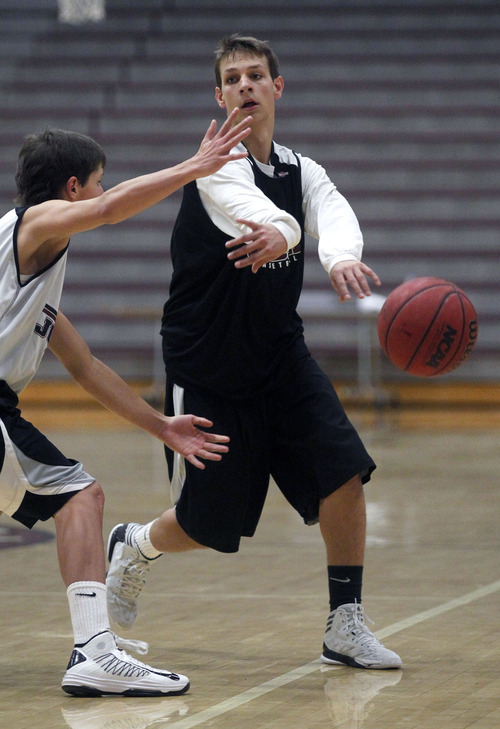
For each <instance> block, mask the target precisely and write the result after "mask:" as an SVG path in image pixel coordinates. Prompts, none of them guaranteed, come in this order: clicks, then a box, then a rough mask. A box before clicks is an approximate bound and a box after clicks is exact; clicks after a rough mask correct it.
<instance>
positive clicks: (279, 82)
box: [273, 76, 285, 99]
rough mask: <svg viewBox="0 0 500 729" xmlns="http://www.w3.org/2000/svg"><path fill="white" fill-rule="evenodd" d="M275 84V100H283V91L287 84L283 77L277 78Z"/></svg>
mask: <svg viewBox="0 0 500 729" xmlns="http://www.w3.org/2000/svg"><path fill="white" fill-rule="evenodd" d="M273 83H274V98H275V99H281V95H282V93H283V89H284V88H285V82H284V81H283V76H276V78H275V79H274V81H273Z"/></svg>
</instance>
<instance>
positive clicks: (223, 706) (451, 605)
mask: <svg viewBox="0 0 500 729" xmlns="http://www.w3.org/2000/svg"><path fill="white" fill-rule="evenodd" d="M498 590H500V580H498V581H497V582H492V583H491V584H490V585H486V586H485V587H480V588H478V589H477V590H473V591H472V592H468V593H466V594H465V595H462V597H457V598H454V599H453V600H448V601H447V602H445V603H443V604H442V605H437V606H436V607H434V608H431V609H430V610H424V611H423V612H420V613H416V614H415V615H412V616H411V617H409V618H406V619H405V620H399V621H398V622H397V623H393V624H392V625H389V626H388V627H387V628H383V629H382V630H379V631H377V632H376V635H377V637H378V638H380V639H383V638H387V637H388V636H390V635H394V634H395V633H399V632H401V631H402V630H406V629H407V628H411V627H413V626H414V625H418V623H423V622H424V621H426V620H430V619H431V618H434V617H436V616H437V615H442V614H443V613H446V612H448V611H450V610H454V609H455V608H457V607H462V606H464V605H467V604H469V603H471V602H474V600H479V599H480V598H482V597H486V596H488V595H491V594H492V593H494V592H497V591H498ZM322 667H325V664H324V663H322V662H321V661H320V660H319V659H316V660H314V661H311V663H306V664H304V665H303V666H300V667H299V668H295V669H293V670H292V671H289V672H288V673H283V674H282V675H281V676H276V677H275V678H272V679H271V680H270V681H265V682H264V683H261V684H260V685H259V686H254V687H253V688H251V689H248V690H247V691H243V692H242V693H241V694H237V695H236V696H233V697H231V698H230V699H225V700H224V701H221V702H219V703H218V704H215V705H214V706H211V707H210V708H208V709H203V710H202V711H199V712H198V713H197V714H193V716H187V717H185V718H184V719H181V720H180V721H176V722H174V723H173V724H170V725H169V726H170V729H192V728H193V727H196V726H199V725H200V724H203V723H204V722H206V721H209V720H210V719H215V718H216V717H218V716H221V715H222V714H226V713H227V712H228V711H232V710H233V709H237V708H238V707H240V706H243V705H244V704H247V703H248V702H249V701H253V700H254V699H258V698H259V697H261V696H264V695H265V694H268V693H270V692H271V691H274V690H275V689H278V688H281V687H282V686H286V685H287V684H289V683H292V681H297V680H298V679H299V678H303V677H304V676H307V675H308V674H310V673H314V671H318V670H319V669H320V668H322Z"/></svg>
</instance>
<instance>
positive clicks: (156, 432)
mask: <svg viewBox="0 0 500 729" xmlns="http://www.w3.org/2000/svg"><path fill="white" fill-rule="evenodd" d="M49 349H50V350H51V351H52V352H53V353H54V354H55V355H56V357H57V358H58V359H59V360H60V361H61V363H62V364H63V365H64V367H65V368H66V369H67V371H68V372H69V374H70V375H71V377H72V378H73V379H74V380H75V381H76V382H77V383H78V384H79V385H80V386H81V387H83V388H84V390H86V391H87V392H88V393H89V394H90V395H92V397H93V398H95V399H96V400H97V401H98V402H100V403H101V405H103V406H104V407H105V408H107V409H108V410H111V411H112V412H114V413H116V414H117V415H119V416H120V417H122V418H124V419H125V420H128V421H129V422H130V423H133V424H134V425H136V426H137V427H139V428H142V429H143V430H145V431H147V432H148V433H151V435H153V436H155V437H156V438H158V439H159V440H161V441H162V442H163V443H164V444H165V445H167V446H168V447H169V448H171V449H172V450H174V451H177V452H178V453H180V454H181V455H182V456H184V457H185V458H186V459H187V460H188V461H189V462H190V463H192V464H193V465H194V466H196V467H197V468H204V467H205V466H204V465H203V463H202V462H201V461H200V460H199V458H204V459H207V460H211V461H219V460H220V459H221V457H222V456H221V454H222V453H226V452H227V450H228V447H227V446H226V445H225V443H227V442H228V441H229V438H228V437H227V436H223V435H217V434H215V433H207V432H205V431H203V430H200V427H203V428H210V427H211V426H212V425H213V424H212V422H211V421H210V420H207V419H206V418H202V417H197V416H195V415H177V416H175V417H167V416H165V415H163V414H162V413H160V412H159V411H157V410H155V408H153V407H151V406H150V405H149V404H148V403H147V402H146V401H145V400H143V399H142V398H141V397H140V396H139V395H137V393H136V392H134V390H133V389H132V388H131V387H130V386H129V385H128V384H127V383H126V382H125V380H123V379H122V378H121V377H120V376H119V375H118V374H117V373H116V372H115V371H114V370H112V369H111V368H110V367H108V366H107V365H106V364H104V362H102V361H101V360H99V359H98V358H97V357H94V355H93V354H92V352H91V351H90V348H89V346H88V345H87V343H86V342H85V341H84V339H82V337H81V336H80V334H79V333H78V332H77V330H76V329H75V327H74V326H73V325H72V324H71V322H70V321H69V319H68V318H67V317H66V316H64V314H63V313H62V312H59V313H58V315H57V319H56V323H55V326H54V329H53V331H52V335H51V337H50V341H49Z"/></svg>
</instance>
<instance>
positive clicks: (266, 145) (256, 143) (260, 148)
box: [245, 139, 272, 165]
mask: <svg viewBox="0 0 500 729" xmlns="http://www.w3.org/2000/svg"><path fill="white" fill-rule="evenodd" d="M245 146H246V148H247V149H248V151H249V152H250V154H251V155H252V157H253V158H254V159H256V160H257V161H258V162H262V164H264V165H267V164H269V157H270V156H271V149H272V139H270V140H267V139H266V140H265V141H264V140H252V139H245Z"/></svg>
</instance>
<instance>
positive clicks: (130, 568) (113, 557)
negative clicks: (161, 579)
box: [106, 524, 152, 628]
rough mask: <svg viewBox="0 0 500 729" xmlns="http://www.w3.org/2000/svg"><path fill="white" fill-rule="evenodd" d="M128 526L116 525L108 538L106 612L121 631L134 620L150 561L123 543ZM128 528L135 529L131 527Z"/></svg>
mask: <svg viewBox="0 0 500 729" xmlns="http://www.w3.org/2000/svg"><path fill="white" fill-rule="evenodd" d="M128 526H129V524H118V525H117V526H115V527H114V528H113V529H112V530H111V532H110V535H109V539H108V560H109V568H108V573H107V575H106V587H107V601H108V612H109V615H110V617H111V618H112V619H113V620H114V621H115V622H117V623H118V625H121V626H122V627H123V628H129V627H130V626H131V625H133V624H134V623H135V620H136V618H137V600H138V598H139V595H140V593H141V590H142V588H143V587H144V585H145V582H146V576H147V574H148V572H149V568H150V566H151V561H152V560H148V559H146V558H145V557H144V555H143V554H141V552H139V550H138V549H137V547H131V546H130V545H129V544H126V543H125V534H126V531H127V527H128ZM130 526H134V527H135V526H136V524H131V525H130Z"/></svg>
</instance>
